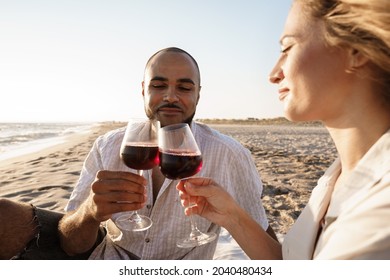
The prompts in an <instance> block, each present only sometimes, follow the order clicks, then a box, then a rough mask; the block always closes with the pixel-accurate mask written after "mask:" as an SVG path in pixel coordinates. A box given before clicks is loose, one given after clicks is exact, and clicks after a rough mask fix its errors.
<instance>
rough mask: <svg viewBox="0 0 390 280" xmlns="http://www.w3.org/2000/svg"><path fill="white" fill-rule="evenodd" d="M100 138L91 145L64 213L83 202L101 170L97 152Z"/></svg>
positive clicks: (100, 161) (74, 208)
mask: <svg viewBox="0 0 390 280" xmlns="http://www.w3.org/2000/svg"><path fill="white" fill-rule="evenodd" d="M100 141H101V137H99V138H98V139H97V140H96V141H95V142H94V144H93V147H92V149H91V151H90V152H89V153H88V155H87V157H86V159H85V161H84V163H83V167H82V169H81V173H80V177H79V180H78V182H77V184H76V186H75V188H74V189H73V191H72V194H71V196H70V199H69V201H68V203H67V205H66V206H65V211H67V212H69V211H73V210H76V209H77V208H78V207H79V206H80V205H81V204H82V203H83V201H85V200H86V199H87V198H88V196H89V194H90V192H91V184H92V183H93V181H94V180H95V177H96V173H97V172H98V171H99V170H101V169H103V164H102V160H101V155H100V152H99V143H100Z"/></svg>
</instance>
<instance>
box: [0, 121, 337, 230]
mask: <svg viewBox="0 0 390 280" xmlns="http://www.w3.org/2000/svg"><path fill="white" fill-rule="evenodd" d="M122 126H124V123H121V122H103V123H99V124H98V125H96V126H93V127H92V128H91V130H90V131H89V132H88V133H79V134H78V133H76V134H72V135H69V136H67V138H66V141H64V142H63V143H60V144H58V145H55V146H51V147H49V148H45V149H43V150H40V151H36V152H33V153H29V154H25V155H21V156H18V157H15V158H10V159H6V160H2V161H0V174H1V180H0V196H1V197H4V198H9V199H12V200H16V201H24V202H27V203H32V204H34V205H36V206H38V207H44V208H46V209H51V210H57V211H63V209H64V207H65V205H66V202H67V200H68V198H69V196H70V193H71V192H72V189H73V187H74V185H75V184H76V182H77V180H78V178H79V175H80V171H81V168H82V164H83V161H84V159H85V157H86V156H87V154H88V152H89V150H90V149H91V148H92V145H93V142H94V140H95V139H96V138H97V137H98V136H99V135H102V134H104V133H106V132H107V131H109V130H112V129H116V128H119V127H122ZM210 126H211V127H213V128H215V129H217V130H219V131H221V132H222V133H224V134H227V135H229V136H231V137H233V138H235V139H237V140H238V141H239V142H241V143H242V144H243V145H244V146H245V147H246V148H248V149H249V150H250V151H251V153H252V156H253V159H254V162H255V164H256V167H257V169H258V172H259V174H260V177H261V179H262V181H263V186H264V191H263V196H262V197H261V198H259V200H260V199H261V200H262V202H263V205H264V207H265V209H266V211H267V215H268V218H269V221H270V224H271V226H272V228H273V229H274V230H275V232H276V233H277V234H278V235H279V236H283V235H284V234H285V233H286V232H287V230H288V228H289V227H290V226H291V225H292V224H293V222H294V221H295V220H296V218H297V217H298V216H299V214H300V212H301V211H302V208H303V207H304V206H305V205H306V203H307V201H308V199H309V197H310V193H311V190H312V189H313V187H314V186H315V185H316V182H317V180H318V179H319V178H320V177H321V175H322V174H323V173H324V171H325V170H326V168H327V167H328V166H329V165H330V164H331V163H332V162H333V160H334V159H335V157H336V150H335V147H334V145H333V142H332V141H331V139H330V136H329V134H328V132H327V131H326V130H325V128H323V127H322V126H320V125H318V124H313V125H310V124H309V125H293V124H289V123H287V124H286V123H281V124H279V123H276V124H273V123H266V124H234V123H233V124H230V123H217V124H216V123H211V124H210Z"/></svg>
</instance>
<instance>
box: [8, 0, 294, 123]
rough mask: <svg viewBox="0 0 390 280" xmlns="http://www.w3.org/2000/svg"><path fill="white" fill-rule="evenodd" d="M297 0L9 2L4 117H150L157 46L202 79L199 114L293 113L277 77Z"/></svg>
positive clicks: (254, 115)
mask: <svg viewBox="0 0 390 280" xmlns="http://www.w3.org/2000/svg"><path fill="white" fill-rule="evenodd" d="M290 5H291V0H272V1H268V0H228V1H226V0H164V1H161V0H147V1H142V0H110V1H106V0H66V1H60V0H56V1H53V0H34V1H31V0H12V1H10V0H0V96H1V109H0V122H14V121H18V122H19V121H20V122H26V121H32V122H36V121H38V122H44V121H50V122H57V121H86V122H90V121H125V120H126V119H128V118H129V117H134V116H137V117H139V116H143V115H144V108H143V99H142V94H141V82H142V78H143V72H144V67H145V63H146V61H147V60H148V58H149V57H150V56H151V55H152V54H154V53H155V52H156V51H158V50H160V49H162V48H166V47H172V46H175V47H179V48H182V49H184V50H186V51H188V52H189V53H190V54H192V55H193V56H194V58H195V59H196V60H197V62H198V64H199V67H200V72H201V80H202V90H201V93H200V94H201V95H200V101H199V104H198V107H197V111H196V115H195V118H197V119H204V118H227V119H232V118H274V117H279V116H283V110H282V104H281V103H280V102H279V100H278V95H277V86H275V85H272V84H271V83H270V82H269V81H268V74H269V72H270V71H271V69H272V67H273V66H274V63H275V61H276V60H277V58H278V57H279V55H280V46H279V37H280V35H281V33H282V31H283V26H284V22H285V19H286V16H287V13H288V11H289V9H290Z"/></svg>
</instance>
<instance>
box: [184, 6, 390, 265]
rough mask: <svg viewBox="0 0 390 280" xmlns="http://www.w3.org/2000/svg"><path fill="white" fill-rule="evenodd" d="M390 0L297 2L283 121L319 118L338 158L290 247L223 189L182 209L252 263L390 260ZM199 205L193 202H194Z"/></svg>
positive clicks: (290, 21) (196, 188)
mask: <svg viewBox="0 0 390 280" xmlns="http://www.w3.org/2000/svg"><path fill="white" fill-rule="evenodd" d="M389 26H390V1H388V0H341V1H331V0H311V1H310V0H295V1H294V2H293V4H292V7H291V10H290V13H289V15H288V18H287V21H286V25H285V28H284V32H283V34H282V36H281V39H280V43H281V48H282V52H281V55H280V57H279V59H278V61H277V62H276V65H275V67H274V69H273V70H272V71H271V74H270V81H271V82H272V83H274V84H276V85H278V89H279V99H280V101H281V102H282V103H283V106H284V112H285V116H286V117H287V118H288V119H289V120H292V121H314V120H320V121H322V122H323V124H324V125H325V127H326V128H327V129H328V131H329V133H330V135H331V137H332V139H333V141H334V143H335V145H336V148H337V151H338V154H339V157H338V159H337V160H336V161H335V162H334V163H333V164H332V165H331V166H330V167H329V169H328V170H327V171H326V173H325V174H324V176H323V177H322V178H321V179H320V180H319V181H318V185H317V187H316V188H315V189H314V190H313V192H312V195H311V198H310V200H309V202H308V204H307V206H306V207H305V209H304V210H303V212H302V213H301V215H300V216H299V218H298V219H297V221H296V223H295V224H294V225H293V227H292V228H291V229H290V231H289V232H288V233H287V234H286V236H285V239H284V241H283V244H279V243H278V242H276V241H275V240H273V239H272V238H270V237H269V236H268V235H267V234H266V233H265V231H264V230H263V229H262V228H261V227H260V226H259V225H257V223H256V222H254V221H253V220H252V219H251V218H250V217H249V216H248V215H247V214H246V212H245V211H243V210H242V209H241V208H240V207H238V206H237V204H236V203H235V202H234V201H233V199H232V198H231V197H230V196H229V195H228V194H227V193H226V192H224V191H223V190H222V188H221V187H219V186H218V185H217V184H216V183H214V182H213V181H212V180H210V179H207V178H196V179H191V180H188V181H187V182H186V183H185V184H179V185H178V186H177V188H178V189H179V191H180V195H181V198H182V203H183V204H184V205H186V204H187V203H188V201H187V200H188V198H189V196H195V197H196V201H197V206H195V207H194V208H192V211H187V213H186V214H188V215H190V212H192V213H195V214H198V215H201V216H203V217H205V218H208V219H210V220H211V221H213V222H215V223H217V224H219V225H221V226H223V227H225V228H226V229H228V230H229V231H230V233H231V234H232V235H233V237H234V238H235V239H236V240H237V242H238V243H239V244H240V246H241V247H242V248H243V249H244V250H245V252H246V253H247V254H248V256H249V257H251V258H252V259H281V258H283V259H390V223H389V221H390V29H389ZM192 199H194V198H193V197H192Z"/></svg>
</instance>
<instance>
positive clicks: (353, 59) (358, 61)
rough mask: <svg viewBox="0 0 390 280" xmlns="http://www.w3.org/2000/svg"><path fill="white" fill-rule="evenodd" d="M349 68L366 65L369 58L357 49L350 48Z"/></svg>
mask: <svg viewBox="0 0 390 280" xmlns="http://www.w3.org/2000/svg"><path fill="white" fill-rule="evenodd" d="M348 52H349V60H348V61H349V63H348V64H349V65H348V66H349V67H348V68H349V69H352V70H356V69H358V68H360V67H362V66H364V65H365V64H366V63H367V62H368V61H369V59H368V58H367V57H366V56H365V55H364V54H362V53H361V52H360V51H358V50H357V49H350V50H349V51H348Z"/></svg>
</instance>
